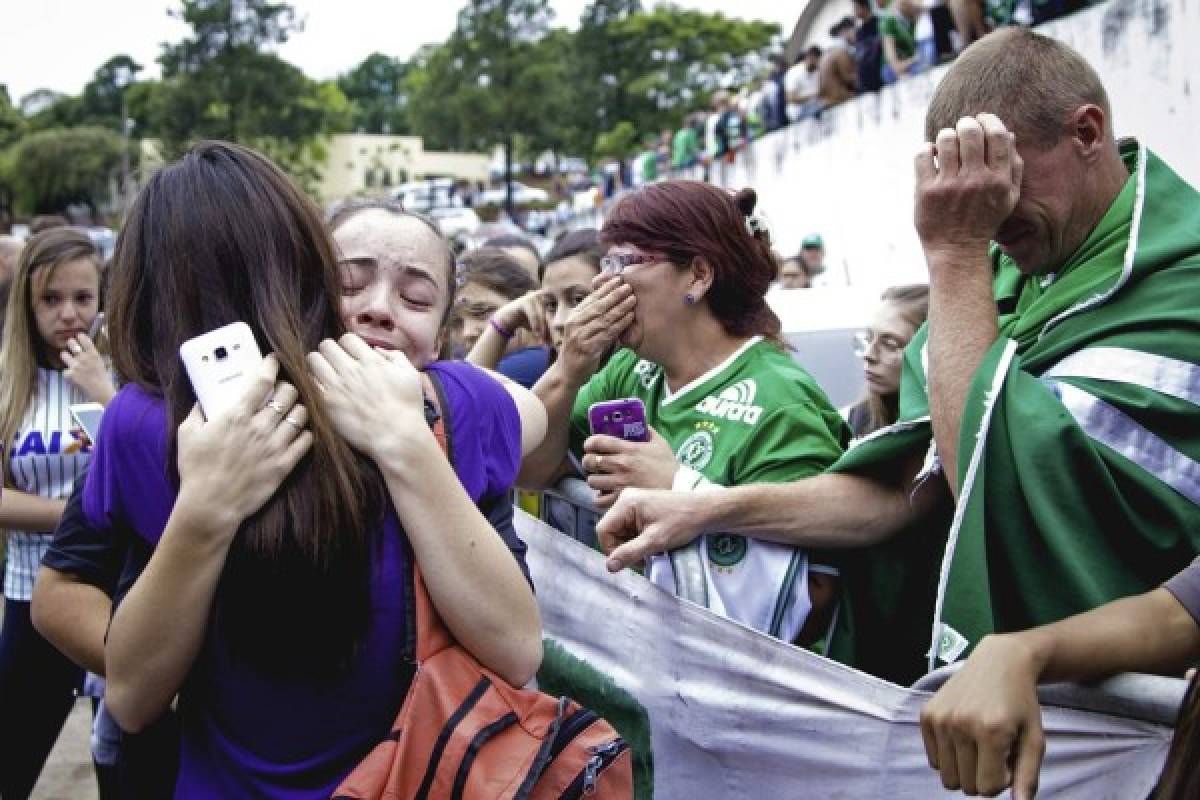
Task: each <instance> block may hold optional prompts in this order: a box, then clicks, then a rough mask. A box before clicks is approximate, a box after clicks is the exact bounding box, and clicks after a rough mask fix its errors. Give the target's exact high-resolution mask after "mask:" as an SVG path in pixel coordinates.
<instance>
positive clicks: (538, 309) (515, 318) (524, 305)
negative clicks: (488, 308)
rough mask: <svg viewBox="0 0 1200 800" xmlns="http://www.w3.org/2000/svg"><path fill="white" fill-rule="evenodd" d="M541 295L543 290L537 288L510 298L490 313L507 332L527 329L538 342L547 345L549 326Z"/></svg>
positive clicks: (548, 342) (514, 332) (513, 332)
mask: <svg viewBox="0 0 1200 800" xmlns="http://www.w3.org/2000/svg"><path fill="white" fill-rule="evenodd" d="M543 296H544V292H542V291H541V290H537V291H532V292H529V293H528V294H524V295H522V296H521V297H518V298H516V299H515V300H510V301H508V303H506V304H505V305H504V306H502V307H501V308H500V310H499V311H497V312H496V313H495V314H493V315H492V319H494V320H496V322H497V323H499V325H500V326H501V327H502V328H504V329H505V330H506V331H508V332H509V333H512V334H516V333H517V332H518V331H529V332H530V333H531V334H533V337H534V339H536V340H537V341H538V342H539V343H540V344H545V345H549V344H550V343H551V342H550V326H549V325H547V324H546V309H545V306H544V305H543Z"/></svg>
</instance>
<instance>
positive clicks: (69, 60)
mask: <svg viewBox="0 0 1200 800" xmlns="http://www.w3.org/2000/svg"><path fill="white" fill-rule="evenodd" d="M586 4H587V0H550V6H551V7H552V8H553V9H554V12H555V24H558V25H566V26H567V27H570V28H574V27H576V26H577V25H578V21H579V15H580V13H581V12H582V11H583V8H584V6H585V5H586ZM647 5H650V3H647ZM676 5H679V6H682V7H684V8H697V9H701V10H704V11H723V12H724V13H725V14H727V15H729V16H736V17H742V18H744V19H762V20H767V21H769V22H776V23H778V24H779V25H780V26H781V28H782V29H783V32H784V36H787V35H789V34H790V33H791V28H792V26H793V25H794V24H795V22H796V19H797V17H798V16H799V14H800V11H801V9H802V8H803V6H804V3H803V2H789V1H788V0H737V1H736V2H730V0H676ZM0 6H3V11H2V12H0V83H4V84H7V85H8V91H9V94H10V96H11V97H12V99H13V102H14V103H15V102H17V101H18V100H20V98H21V97H23V96H24V95H26V94H28V93H29V92H31V91H33V90H34V89H43V88H47V89H53V90H55V91H59V92H66V93H68V94H76V93H78V92H79V91H80V90H81V89H82V88H83V85H84V84H85V83H87V82H88V80H89V79H90V78H91V76H92V73H93V72H95V70H96V67H98V66H100V65H101V64H102V63H104V62H105V61H106V60H108V58H109V57H110V56H113V55H116V54H118V53H128V54H129V55H131V56H133V58H134V59H135V60H136V61H138V62H139V63H141V64H142V65H143V66H145V67H146V72H144V73H142V75H143V76H144V77H156V76H157V75H158V65H157V64H156V63H155V58H156V57H157V56H158V54H159V52H160V47H159V45H160V43H162V42H166V41H178V40H179V39H181V38H183V36H184V34H185V33H186V32H187V29H186V27H185V26H183V25H182V24H181V23H180V22H178V21H177V20H175V19H173V18H171V17H168V16H167V9H168V8H176V7H178V4H177V3H174V2H169V0H106V1H102V2H97V1H96V0H3V2H0ZM292 6H293V7H294V8H295V9H296V11H297V12H298V13H299V14H300V15H301V16H302V17H303V18H304V19H305V29H304V31H303V32H302V33H299V34H296V35H295V36H294V37H293V38H292V40H291V41H289V42H288V43H287V44H286V45H284V46H283V48H282V49H281V51H280V55H281V56H283V57H284V58H285V59H287V60H288V61H291V62H292V63H293V64H296V65H297V66H299V67H300V68H301V69H303V70H304V71H305V72H306V73H307V74H308V75H309V76H311V77H313V78H318V79H323V78H332V77H334V76H335V75H337V74H338V73H340V72H345V71H346V70H348V69H350V68H351V67H353V66H354V65H356V64H358V63H359V62H360V61H362V60H363V58H365V57H366V56H367V55H369V54H370V53H372V52H375V51H379V52H382V53H387V54H389V55H393V56H397V57H400V58H407V57H408V56H410V55H412V53H413V52H414V51H415V50H416V49H417V48H418V47H420V46H421V45H422V44H425V43H428V42H440V41H443V40H444V39H445V38H446V37H447V36H448V35H449V34H450V31H452V30H453V29H454V22H455V18H456V15H457V14H458V9H459V8H460V7H461V6H460V4H459V3H457V2H454V0H420V2H418V1H417V0H293V3H292Z"/></svg>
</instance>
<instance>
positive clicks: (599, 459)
mask: <svg viewBox="0 0 1200 800" xmlns="http://www.w3.org/2000/svg"><path fill="white" fill-rule="evenodd" d="M595 463H596V472H603V471H604V456H602V455H599V454H597V455H596V462H595Z"/></svg>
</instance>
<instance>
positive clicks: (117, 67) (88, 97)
mask: <svg viewBox="0 0 1200 800" xmlns="http://www.w3.org/2000/svg"><path fill="white" fill-rule="evenodd" d="M141 71H142V65H141V64H139V63H138V62H136V61H134V60H133V59H132V58H130V57H129V56H127V55H117V56H113V57H112V58H110V59H109V60H108V61H105V62H104V63H103V64H101V65H100V67H99V68H97V70H96V73H95V74H94V75H93V76H92V79H91V80H90V81H88V83H87V85H86V86H84V87H83V94H82V96H81V97H80V100H81V112H82V120H81V122H82V123H84V124H88V125H103V126H104V127H106V128H112V129H113V130H115V131H117V132H118V133H119V132H120V131H121V129H122V126H123V125H124V124H125V123H124V122H123V113H125V111H126V110H125V101H126V100H127V99H128V96H127V92H129V90H130V89H131V88H132V86H133V83H134V80H135V79H136V78H137V74H138V73H139V72H141Z"/></svg>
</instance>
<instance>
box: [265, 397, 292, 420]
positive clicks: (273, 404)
mask: <svg viewBox="0 0 1200 800" xmlns="http://www.w3.org/2000/svg"><path fill="white" fill-rule="evenodd" d="M263 408H269V409H271V410H272V411H274V412H275V413H276V414H279V415H280V416H282V415H284V414H286V413H287V409H286V408H284V407H283V406H282V405H280V404H279V401H278V400H276V399H275V398H271V399H270V400H268V401H267V404H266V405H265V406H263Z"/></svg>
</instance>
